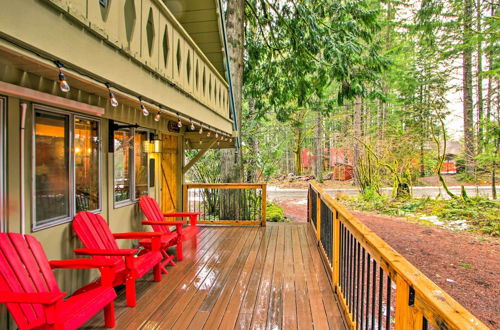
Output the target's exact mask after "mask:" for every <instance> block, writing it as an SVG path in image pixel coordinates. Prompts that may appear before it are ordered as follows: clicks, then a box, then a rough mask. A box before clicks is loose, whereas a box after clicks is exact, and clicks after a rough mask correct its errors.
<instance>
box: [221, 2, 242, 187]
mask: <svg viewBox="0 0 500 330" xmlns="http://www.w3.org/2000/svg"><path fill="white" fill-rule="evenodd" d="M244 19H245V1H244V0H232V1H228V2H227V17H226V26H227V43H228V57H229V67H230V71H231V82H232V87H233V95H234V107H235V112H236V118H233V120H235V121H236V123H237V124H238V129H241V104H242V99H243V97H242V91H243V88H242V87H243V46H244V26H245V25H244ZM242 175H243V171H242V162H241V152H240V153H238V154H235V152H234V150H232V149H223V150H222V152H221V176H222V182H240V181H242Z"/></svg>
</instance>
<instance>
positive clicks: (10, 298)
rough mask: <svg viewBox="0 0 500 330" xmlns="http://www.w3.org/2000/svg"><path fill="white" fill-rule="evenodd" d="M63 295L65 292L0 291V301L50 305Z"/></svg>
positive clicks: (3, 302) (4, 302)
mask: <svg viewBox="0 0 500 330" xmlns="http://www.w3.org/2000/svg"><path fill="white" fill-rule="evenodd" d="M65 296H66V292H41V293H13V292H5V291H0V303H2V304H8V303H17V304H42V305H52V304H55V303H56V302H58V301H59V300H62V299H63V298H64V297H65Z"/></svg>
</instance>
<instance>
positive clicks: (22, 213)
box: [19, 103, 28, 235]
mask: <svg viewBox="0 0 500 330" xmlns="http://www.w3.org/2000/svg"><path fill="white" fill-rule="evenodd" d="M27 107H28V105H27V104H26V103H21V136H20V141H19V145H20V149H21V150H20V155H19V160H20V162H21V164H20V165H21V167H20V169H21V170H20V172H21V173H20V175H21V187H20V189H19V190H20V195H21V196H20V199H19V200H20V202H19V208H20V210H19V211H20V218H21V234H23V235H24V234H26V212H25V209H26V208H25V203H26V200H25V196H24V189H25V188H24V184H25V182H24V125H25V122H26V108H27Z"/></svg>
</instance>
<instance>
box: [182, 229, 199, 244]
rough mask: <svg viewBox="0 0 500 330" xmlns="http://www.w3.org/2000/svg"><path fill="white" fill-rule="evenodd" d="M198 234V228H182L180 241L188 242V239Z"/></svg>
mask: <svg viewBox="0 0 500 330" xmlns="http://www.w3.org/2000/svg"><path fill="white" fill-rule="evenodd" d="M199 232H200V228H199V227H198V226H187V227H184V228H182V240H183V241H185V240H188V239H190V238H192V237H194V236H196V234H198V233H199Z"/></svg>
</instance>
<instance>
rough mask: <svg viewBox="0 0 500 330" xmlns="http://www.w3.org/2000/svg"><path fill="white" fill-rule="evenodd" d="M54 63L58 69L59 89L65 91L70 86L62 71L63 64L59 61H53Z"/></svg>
mask: <svg viewBox="0 0 500 330" xmlns="http://www.w3.org/2000/svg"><path fill="white" fill-rule="evenodd" d="M54 63H55V65H56V66H57V68H58V69H59V89H60V90H61V92H64V93H67V92H69V90H70V89H71V88H70V87H69V84H68V81H67V80H66V76H65V75H64V73H63V72H62V68H63V65H62V63H61V62H59V61H55V62H54Z"/></svg>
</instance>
